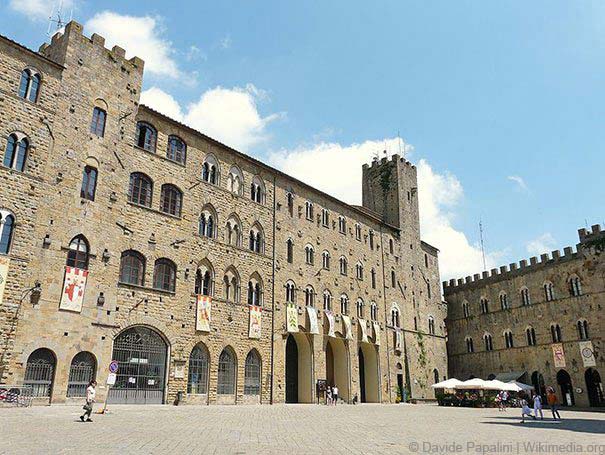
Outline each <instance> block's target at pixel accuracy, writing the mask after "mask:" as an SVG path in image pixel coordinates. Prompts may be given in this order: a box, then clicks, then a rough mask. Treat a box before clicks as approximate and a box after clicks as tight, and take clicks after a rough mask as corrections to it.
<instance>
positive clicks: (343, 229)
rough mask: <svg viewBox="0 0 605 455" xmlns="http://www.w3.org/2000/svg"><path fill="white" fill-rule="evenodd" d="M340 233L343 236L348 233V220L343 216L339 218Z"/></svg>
mask: <svg viewBox="0 0 605 455" xmlns="http://www.w3.org/2000/svg"><path fill="white" fill-rule="evenodd" d="M338 232H340V233H341V234H346V233H347V220H346V218H345V217H344V216H342V215H341V216H339V217H338Z"/></svg>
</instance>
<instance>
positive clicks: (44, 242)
mask: <svg viewBox="0 0 605 455" xmlns="http://www.w3.org/2000/svg"><path fill="white" fill-rule="evenodd" d="M50 244H51V241H50V234H46V236H45V237H44V240H42V248H48V247H50Z"/></svg>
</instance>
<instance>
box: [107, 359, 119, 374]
mask: <svg viewBox="0 0 605 455" xmlns="http://www.w3.org/2000/svg"><path fill="white" fill-rule="evenodd" d="M109 372H110V373H117V372H118V361H117V360H112V361H111V363H110V364H109Z"/></svg>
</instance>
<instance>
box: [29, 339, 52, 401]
mask: <svg viewBox="0 0 605 455" xmlns="http://www.w3.org/2000/svg"><path fill="white" fill-rule="evenodd" d="M56 367H57V358H56V357H55V354H54V353H53V352H52V351H51V350H50V349H46V348H40V349H36V350H35V351H34V352H32V353H31V354H30V356H29V357H28V359H27V365H26V367H25V378H24V379H23V386H24V387H28V388H30V391H31V392H30V393H31V396H32V397H34V398H48V399H49V400H50V397H51V396H52V392H53V384H54V380H55V369H56Z"/></svg>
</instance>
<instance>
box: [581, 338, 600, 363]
mask: <svg viewBox="0 0 605 455" xmlns="http://www.w3.org/2000/svg"><path fill="white" fill-rule="evenodd" d="M578 345H579V346H580V354H581V355H582V362H583V363H584V366H585V367H596V366H597V362H596V360H595V357H594V349H593V348H592V341H580V342H579V343H578Z"/></svg>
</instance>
